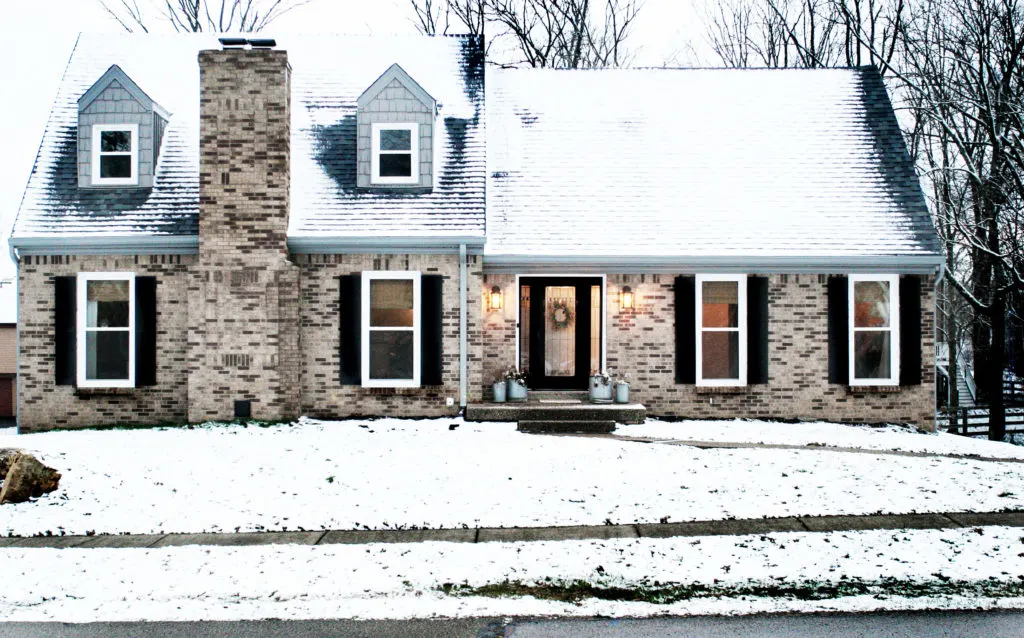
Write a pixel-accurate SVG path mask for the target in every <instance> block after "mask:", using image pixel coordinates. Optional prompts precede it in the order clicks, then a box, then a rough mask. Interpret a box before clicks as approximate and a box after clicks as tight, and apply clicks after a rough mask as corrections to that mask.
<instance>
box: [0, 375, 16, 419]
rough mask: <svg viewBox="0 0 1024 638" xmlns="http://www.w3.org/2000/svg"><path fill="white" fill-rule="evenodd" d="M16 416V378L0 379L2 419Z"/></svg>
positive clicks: (0, 410) (0, 415)
mask: <svg viewBox="0 0 1024 638" xmlns="http://www.w3.org/2000/svg"><path fill="white" fill-rule="evenodd" d="M13 417H14V379H12V378H10V377H5V378H2V379H0V419H10V418H13Z"/></svg>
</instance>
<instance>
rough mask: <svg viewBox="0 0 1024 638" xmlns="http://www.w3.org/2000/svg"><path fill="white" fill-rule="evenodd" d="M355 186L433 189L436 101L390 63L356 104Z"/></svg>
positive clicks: (406, 74)
mask: <svg viewBox="0 0 1024 638" xmlns="http://www.w3.org/2000/svg"><path fill="white" fill-rule="evenodd" d="M356 107H357V110H356V132H357V133H356V186H358V187H359V188H374V189H391V190H396V191H398V190H414V191H420V190H421V189H430V188H433V186H434V173H435V172H436V170H437V169H436V167H435V166H434V162H435V157H434V155H435V148H436V141H435V128H436V127H437V125H436V123H435V121H436V119H437V115H438V107H437V101H436V100H435V99H434V98H433V97H431V96H430V94H429V93H427V92H426V91H425V90H424V89H423V87H422V86H420V85H419V84H418V83H417V82H416V81H415V80H413V79H412V77H410V76H409V74H408V73H406V72H405V71H404V70H403V69H402V67H400V66H398V65H397V64H392V65H391V66H390V67H388V69H387V70H386V71H384V73H382V74H381V76H380V77H379V78H377V79H376V81H374V83H373V84H371V85H370V86H369V88H367V89H366V90H365V91H363V93H362V95H360V96H359V99H358V100H356Z"/></svg>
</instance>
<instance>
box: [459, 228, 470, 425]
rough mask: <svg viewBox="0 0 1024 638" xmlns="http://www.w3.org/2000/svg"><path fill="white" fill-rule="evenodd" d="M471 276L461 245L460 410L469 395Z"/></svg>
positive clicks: (464, 248) (464, 245)
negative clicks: (467, 356) (468, 313)
mask: <svg viewBox="0 0 1024 638" xmlns="http://www.w3.org/2000/svg"><path fill="white" fill-rule="evenodd" d="M468 285H469V276H468V274H467V272H466V244H459V408H460V409H465V407H466V403H467V395H468V394H469V393H468V391H467V390H468V383H467V381H468V379H467V377H468V376H469V371H468V369H467V363H466V355H467V350H468V349H469V345H468V341H469V335H467V334H466V331H467V330H468V326H469V317H468V316H467V312H468V305H469V299H468V291H467V287H468Z"/></svg>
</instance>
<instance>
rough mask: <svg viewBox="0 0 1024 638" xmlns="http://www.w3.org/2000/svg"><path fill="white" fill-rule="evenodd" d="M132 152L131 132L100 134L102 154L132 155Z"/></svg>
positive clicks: (105, 132) (104, 132)
mask: <svg viewBox="0 0 1024 638" xmlns="http://www.w3.org/2000/svg"><path fill="white" fill-rule="evenodd" d="M131 150H132V133H131V131H103V132H101V133H100V152H101V153H130V152H131Z"/></svg>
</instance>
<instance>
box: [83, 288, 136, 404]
mask: <svg viewBox="0 0 1024 638" xmlns="http://www.w3.org/2000/svg"><path fill="white" fill-rule="evenodd" d="M90 281H127V282H128V378H127V379H87V378H86V377H85V372H86V368H85V344H86V339H85V335H86V325H85V323H86V316H87V313H88V310H87V303H88V301H87V300H88V282H90ZM75 296H76V302H75V314H76V315H77V316H76V318H75V349H76V353H75V355H76V366H75V369H76V376H77V381H78V383H77V385H78V387H80V388H134V387H135V273H133V272H80V273H78V279H77V281H76V283H75ZM88 330H90V331H92V332H115V331H122V330H124V328H88Z"/></svg>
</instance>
